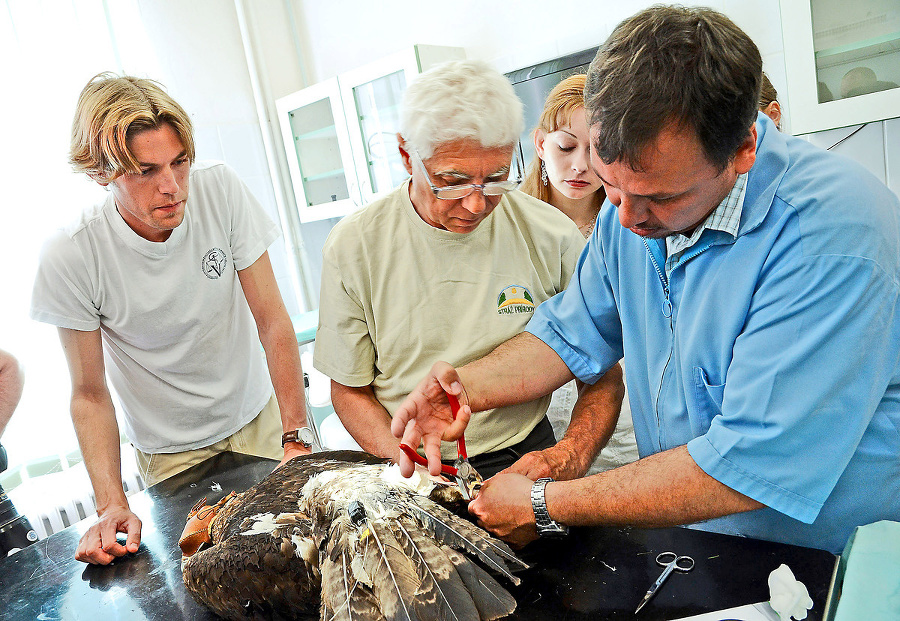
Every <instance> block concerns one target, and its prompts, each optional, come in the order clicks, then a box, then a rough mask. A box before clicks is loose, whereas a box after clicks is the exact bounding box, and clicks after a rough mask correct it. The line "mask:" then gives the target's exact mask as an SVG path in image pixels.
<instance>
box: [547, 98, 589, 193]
mask: <svg viewBox="0 0 900 621" xmlns="http://www.w3.org/2000/svg"><path fill="white" fill-rule="evenodd" d="M534 146H535V149H536V150H537V153H538V156H539V157H540V158H541V159H542V160H544V166H545V167H546V169H547V180H548V182H549V183H550V184H551V185H552V186H553V187H554V188H555V189H556V190H557V191H558V192H560V193H561V194H562V195H563V196H566V197H567V198H570V199H580V198H584V197H586V196H590V195H591V194H593V193H594V192H596V191H597V190H598V189H600V185H601V184H600V177H598V176H597V173H596V171H594V167H593V166H592V165H591V139H590V133H589V131H588V124H587V116H586V115H585V111H584V108H583V107H579V108H576V109H575V110H574V111H573V112H572V118H570V119H569V124H568V125H564V126H562V127H560V128H559V129H558V130H556V131H555V132H550V133H545V132H544V131H543V130H541V129H538V130H537V131H536V132H535V135H534Z"/></svg>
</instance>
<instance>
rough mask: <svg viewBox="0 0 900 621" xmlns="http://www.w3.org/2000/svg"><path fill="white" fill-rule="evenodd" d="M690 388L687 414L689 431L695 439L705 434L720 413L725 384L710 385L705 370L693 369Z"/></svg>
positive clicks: (700, 368)
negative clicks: (689, 423) (689, 424)
mask: <svg viewBox="0 0 900 621" xmlns="http://www.w3.org/2000/svg"><path fill="white" fill-rule="evenodd" d="M692 388H693V390H691V391H690V392H691V401H692V403H689V404H688V405H689V412H688V413H689V417H690V422H691V431H692V432H693V434H694V436H695V437H696V436H700V435H703V434H705V433H706V432H707V430H708V429H709V426H710V423H712V419H713V418H715V417H716V416H718V415H720V414H721V413H722V401H723V399H724V398H725V384H713V383H711V382H710V380H709V375H708V374H707V373H706V370H705V369H703V368H702V367H694V369H693V386H692Z"/></svg>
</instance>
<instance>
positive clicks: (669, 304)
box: [641, 238, 672, 320]
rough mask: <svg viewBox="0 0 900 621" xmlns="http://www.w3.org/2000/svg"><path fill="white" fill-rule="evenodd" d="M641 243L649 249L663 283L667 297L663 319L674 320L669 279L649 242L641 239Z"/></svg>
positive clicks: (664, 303) (651, 259) (648, 252)
mask: <svg viewBox="0 0 900 621" xmlns="http://www.w3.org/2000/svg"><path fill="white" fill-rule="evenodd" d="M641 241H642V242H644V247H645V248H646V249H647V254H649V255H650V262H651V263H653V267H654V268H656V273H657V275H659V281H660V282H661V283H662V287H663V293H664V294H665V296H666V301H665V302H663V308H662V312H663V317H668V318H669V319H670V320H671V319H672V300H671V299H670V298H669V279H668V278H666V275H665V273H664V272H663V271H662V270H661V269H660V268H659V264H658V263H657V262H656V256H654V254H653V250H651V249H650V244H649V243H648V242H647V239H646V238H641Z"/></svg>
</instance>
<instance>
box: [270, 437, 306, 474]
mask: <svg viewBox="0 0 900 621" xmlns="http://www.w3.org/2000/svg"><path fill="white" fill-rule="evenodd" d="M311 453H312V447H309V448H307V447H305V446H303V445H302V444H301V443H299V442H288V443H287V444H285V445H284V457H282V458H281V461H280V462H278V465H277V466H275V470H278V469H279V468H281V467H282V466H283V465H285V464H286V463H288V462H289V461H291V460H292V459H293V458H295V457H298V456H300V455H310V454H311Z"/></svg>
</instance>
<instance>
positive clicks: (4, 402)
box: [0, 349, 25, 437]
mask: <svg viewBox="0 0 900 621" xmlns="http://www.w3.org/2000/svg"><path fill="white" fill-rule="evenodd" d="M24 386H25V378H24V376H23V375H22V368H21V367H20V366H19V361H18V360H16V358H15V356H13V355H12V354H11V353H9V352H6V351H3V350H2V349H0V437H3V432H4V431H6V426H7V425H8V424H9V419H10V418H12V415H13V412H15V411H16V406H17V405H19V399H21V398H22V388H23V387H24Z"/></svg>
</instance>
